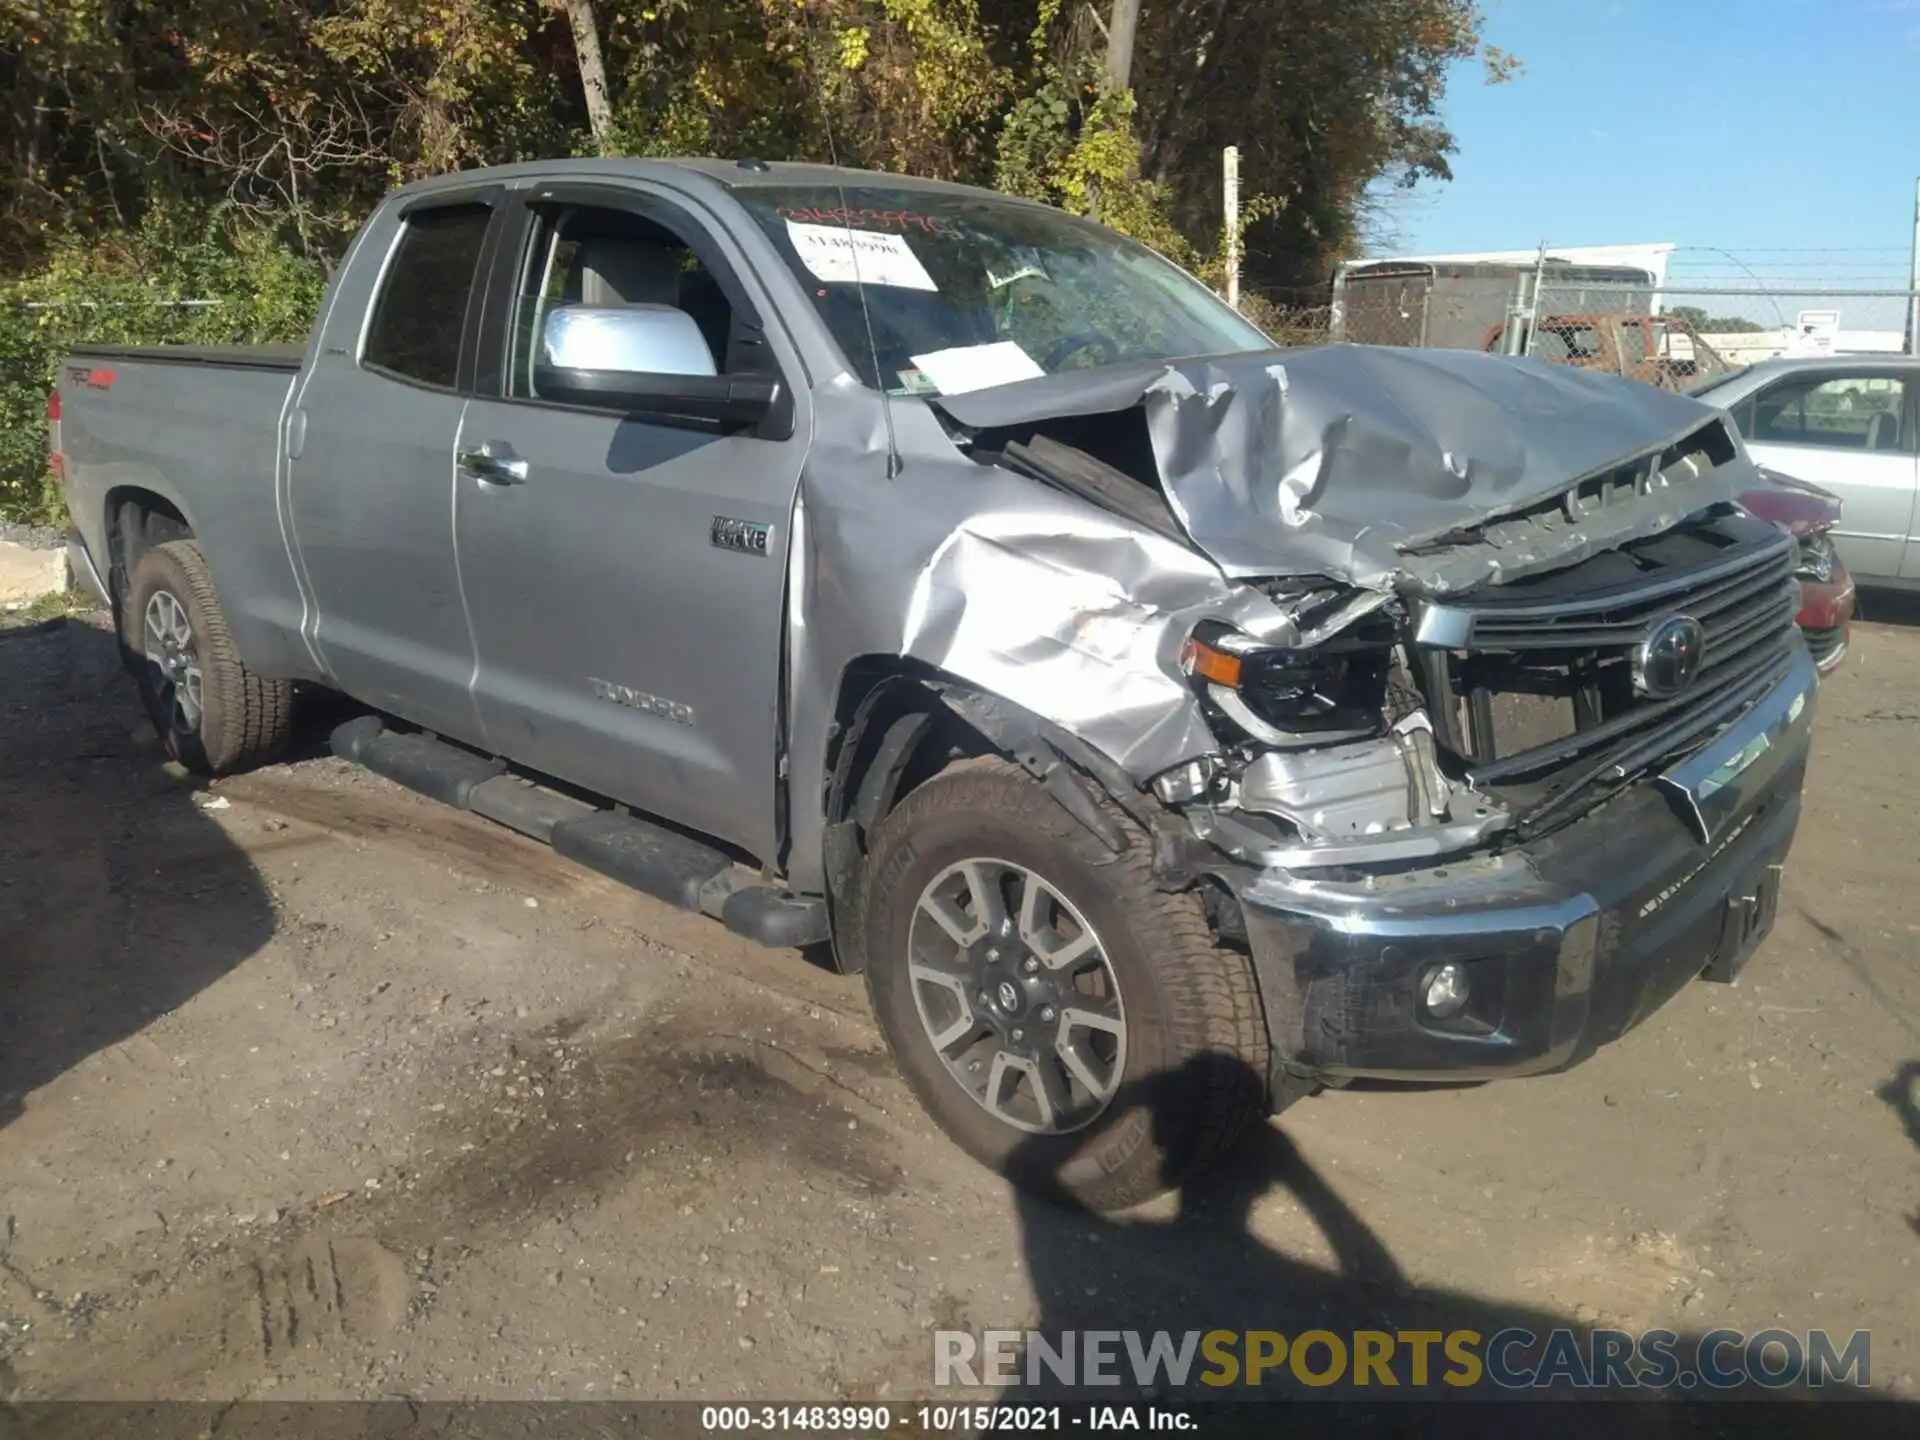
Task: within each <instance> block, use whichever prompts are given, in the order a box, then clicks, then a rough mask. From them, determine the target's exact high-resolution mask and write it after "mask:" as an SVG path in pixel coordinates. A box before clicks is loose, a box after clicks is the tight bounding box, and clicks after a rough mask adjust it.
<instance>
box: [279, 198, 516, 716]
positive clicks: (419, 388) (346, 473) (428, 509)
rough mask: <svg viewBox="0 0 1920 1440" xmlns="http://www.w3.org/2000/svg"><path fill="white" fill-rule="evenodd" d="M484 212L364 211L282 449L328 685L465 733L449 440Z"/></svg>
mask: <svg viewBox="0 0 1920 1440" xmlns="http://www.w3.org/2000/svg"><path fill="white" fill-rule="evenodd" d="M492 216H493V210H492V207H491V206H490V205H488V204H487V203H485V202H484V201H482V200H480V199H478V198H473V197H467V198H455V199H453V200H450V201H447V202H440V201H438V200H437V199H436V200H435V201H434V202H433V203H431V204H429V205H427V206H426V207H425V208H420V209H416V210H412V211H410V212H408V213H407V214H406V215H405V216H404V217H391V216H386V217H382V218H381V219H378V220H376V221H374V222H373V223H374V226H375V227H377V228H375V229H372V230H370V231H369V232H368V234H366V235H365V236H363V237H362V238H361V240H360V242H359V244H358V245H357V246H356V249H355V254H354V257H353V259H352V260H351V261H350V263H349V265H348V274H347V278H346V280H345V281H344V282H343V288H342V290H341V292H340V293H339V294H337V295H336V296H335V297H334V299H333V302H332V304H331V306H330V308H329V310H328V312H327V314H326V316H325V317H323V320H322V322H321V324H322V333H321V336H320V343H319V345H318V346H317V347H316V351H315V355H314V359H313V364H312V365H311V367H310V369H309V372H308V375H307V377H306V379H305V381H304V382H303V385H302V388H301V390H300V392H299V393H298V394H297V395H296V396H295V397H294V406H295V408H294V411H293V415H292V417H291V425H290V431H289V446H288V449H289V454H290V455H291V457H292V458H291V461H290V466H291V468H290V477H289V483H288V502H289V503H288V508H289V516H288V519H289V523H290V528H291V530H292V532H293V535H294V539H295V542H296V545H297V550H298V554H299V558H300V562H301V565H302V566H303V568H304V570H305V575H306V581H307V585H308V589H309V593H310V594H311V596H312V602H313V603H312V611H311V613H310V614H309V616H308V617H307V624H308V627H309V629H308V633H309V637H310V639H311V640H312V642H313V644H314V647H315V649H316V650H317V651H318V652H319V655H320V657H321V659H322V661H323V663H324V664H325V666H326V668H327V670H328V672H329V673H330V675H331V677H332V679H333V681H334V683H335V684H336V685H338V686H339V687H340V689H342V690H344V691H345V692H346V693H348V694H349V695H352V696H353V697H354V698H355V699H358V700H361V701H364V702H365V703H367V704H369V705H372V706H375V707H377V708H379V709H382V710H388V711H391V712H393V713H394V714H397V715H401V716H404V717H405V718H407V719H409V720H411V721H413V722H415V723H416V724H419V725H422V726H425V727H426V728H427V729H429V730H434V731H438V732H440V733H442V734H447V735H452V736H455V737H457V738H459V739H463V740H468V741H473V740H477V739H478V738H479V721H478V717H477V715H476V713H475V710H474V706H473V698H472V695H471V693H470V692H469V689H468V686H469V684H470V682H471V680H472V678H473V640H472V637H471V635H470V634H469V633H468V629H467V618H466V614H465V611H464V610H463V608H462V605H461V596H460V583H459V570H458V567H457V565H456V564H455V562H454V550H453V525H452V493H453V486H454V475H453V442H454V437H455V435H456V434H457V433H458V431H459V428H460V416H461V412H462V411H463V410H464V408H465V405H466V401H465V399H464V398H463V396H462V394H461V384H460V366H461V355H462V342H463V335H464V334H465V332H466V329H467V324H468V311H469V298H470V296H472V295H474V294H475V293H477V289H478V287H477V283H476V280H477V276H478V274H479V271H480V268H481V257H482V252H483V250H484V249H485V245H486V240H487V235H488V227H489V224H490V222H491V220H492ZM383 262H384V263H383ZM369 305H371V311H369ZM369 314H370V318H369V319H368V321H367V324H366V326H365V339H364V344H363V343H362V335H361V329H362V326H361V318H362V317H363V316H369Z"/></svg>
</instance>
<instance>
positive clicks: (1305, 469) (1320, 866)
mask: <svg viewBox="0 0 1920 1440" xmlns="http://www.w3.org/2000/svg"><path fill="white" fill-rule="evenodd" d="M1091 373H1092V375H1093V377H1094V378H1090V379H1088V380H1085V381H1076V378H1075V377H1073V376H1052V377H1048V378H1047V379H1046V380H1042V381H1036V382H1032V383H1031V384H1028V385H1022V386H1010V387H1004V390H1003V391H1001V392H993V391H988V392H977V393H975V394H972V395H967V396H958V397H953V398H951V399H945V400H942V401H941V402H939V404H940V407H941V408H942V409H943V410H944V411H946V412H947V413H948V415H949V417H950V419H951V420H953V421H955V422H957V424H958V427H959V428H960V430H961V433H962V435H963V439H964V442H965V443H966V445H967V446H968V448H970V449H971V451H972V452H973V454H974V456H975V458H976V459H983V460H988V461H990V462H992V463H994V464H996V465H998V466H1000V467H1002V468H1006V469H1012V470H1016V471H1018V472H1020V473H1023V474H1026V475H1028V476H1029V477H1031V478H1034V479H1037V480H1040V481H1041V482H1043V483H1044V484H1046V485H1048V486H1050V487H1052V488H1054V489H1058V490H1064V491H1066V492H1068V493H1070V494H1073V495H1076V496H1078V497H1080V498H1081V499H1083V500H1087V501H1090V502H1092V503H1094V504H1096V505H1098V506H1099V507H1101V508H1102V509H1104V510H1106V511H1108V512H1109V513H1111V514H1114V515H1116V516H1119V517H1121V518H1124V519H1126V520H1128V521H1130V522H1132V523H1133V524H1135V525H1137V526H1139V527H1140V528H1142V529H1144V530H1146V531H1149V532H1151V533H1153V534H1154V535H1156V536H1158V537H1162V538H1164V539H1166V540H1168V541H1174V542H1177V543H1179V544H1181V545H1183V546H1185V547H1186V548H1188V549H1189V550H1191V551H1193V552H1196V555H1197V557H1204V559H1205V560H1206V561H1209V562H1211V564H1212V565H1213V566H1217V567H1218V569H1219V571H1220V572H1221V573H1223V574H1224V575H1226V576H1227V577H1229V588H1230V590H1231V591H1232V594H1233V596H1234V599H1233V603H1232V604H1231V605H1224V604H1223V605H1216V606H1213V607H1207V606H1205V605H1202V606H1199V607H1197V608H1196V609H1193V610H1188V611H1183V612H1181V613H1179V614H1170V615H1167V616H1166V617H1165V618H1166V619H1167V620H1168V621H1169V622H1171V623H1175V624H1176V625H1177V627H1178V628H1179V629H1180V631H1181V633H1180V635H1179V637H1178V641H1177V648H1176V650H1175V653H1174V655H1173V656H1172V657H1171V663H1172V666H1173V668H1176V669H1177V671H1178V676H1179V679H1180V680H1181V681H1182V682H1183V683H1184V685H1185V698H1186V699H1187V701H1188V702H1189V706H1188V707H1187V714H1186V718H1185V719H1184V720H1183V722H1182V723H1181V724H1180V725H1178V726H1175V725H1171V724H1168V723H1165V722H1162V723H1160V724H1158V725H1156V726H1155V727H1154V728H1155V730H1156V732H1157V733H1158V734H1160V735H1162V736H1167V735H1173V734H1176V733H1177V734H1179V735H1181V736H1183V737H1185V738H1186V740H1187V743H1186V744H1185V745H1184V746H1182V747H1181V748H1182V749H1183V750H1184V751H1186V752H1187V753H1184V754H1181V755H1180V756H1178V757H1177V758H1176V757H1174V756H1171V755H1168V754H1166V753H1165V749H1164V747H1154V746H1143V747H1139V748H1137V749H1135V750H1133V751H1132V752H1130V753H1129V752H1126V751H1114V750H1111V749H1110V750H1109V753H1114V754H1116V755H1117V757H1119V758H1122V759H1123V763H1124V762H1131V763H1129V764H1128V768H1129V769H1130V770H1131V771H1132V772H1133V773H1134V775H1135V777H1136V778H1137V779H1138V780H1140V781H1142V782H1150V785H1151V789H1152V791H1153V793H1154V794H1155V795H1156V796H1157V797H1158V799H1159V800H1160V801H1161V802H1162V803H1163V804H1164V805H1166V806H1168V807H1169V808H1171V809H1173V810H1175V811H1177V812H1178V813H1179V814H1181V815H1182V816H1184V817H1185V819H1186V821H1187V822H1188V824H1189V825H1190V826H1191V828H1192V830H1193V832H1194V834H1195V835H1196V836H1198V837H1199V838H1200V839H1202V840H1203V841H1205V842H1206V843H1207V844H1209V845H1211V846H1212V847H1214V848H1215V849H1217V850H1218V851H1221V852H1224V854H1225V855H1227V856H1228V857H1231V859H1232V860H1233V861H1235V862H1238V863H1239V864H1240V865H1243V866H1250V867H1255V868H1257V869H1260V870H1263V871H1268V870H1281V871H1287V872H1295V873H1304V874H1306V875H1312V874H1315V873H1326V874H1338V873H1341V872H1343V871H1346V870H1353V869H1360V870H1364V869H1367V868H1370V867H1388V868H1393V867H1398V868H1403V869H1404V868H1406V867H1408V866H1412V865H1417V864H1419V863H1421V862H1435V861H1440V860H1444V859H1446V858H1448V857H1452V856H1460V855H1463V854H1467V853H1470V852H1474V851H1478V850H1483V849H1485V848H1487V847H1488V846H1489V845H1490V844H1491V843H1493V842H1495V841H1496V840H1499V839H1500V838H1501V837H1509V838H1516V839H1524V838H1527V837H1531V836H1538V835H1543V834H1546V833H1548V832H1550V831H1552V830H1554V829H1555V828H1557V827H1559V826H1561V825H1564V824H1566V823H1568V822H1570V821H1572V820H1574V819H1577V818H1578V817H1579V816H1581V815H1583V814H1585V813H1586V812H1587V811H1589V810H1591V809H1592V808H1594V807H1595V806H1597V805H1598V804H1600V803H1601V802H1602V801H1603V800H1605V799H1606V798H1607V797H1608V796H1610V795H1612V794H1614V793H1616V792H1618V791H1619V790H1621V789H1622V788H1625V787H1626V786H1629V785H1631V784H1633V783H1634V782H1636V781H1638V780H1640V779H1641V778H1643V777H1645V776H1647V775H1649V774H1654V773H1658V772H1660V771H1662V770H1665V769H1668V768H1671V767H1672V766H1673V765H1675V764H1676V763H1677V762H1679V761H1680V760H1681V759H1683V758H1684V757H1685V756H1686V755H1687V754H1689V753H1690V752H1691V751H1693V750H1696V749H1698V748H1699V747H1700V746H1701V745H1702V744H1704V743H1705V742H1706V741H1708V740H1709V739H1711V738H1712V737H1713V736H1714V735H1716V734H1718V733H1719V732H1720V731H1721V730H1723V729H1724V728H1725V727H1726V726H1727V725H1728V724H1729V723H1730V722H1731V721H1732V720H1733V719H1735V718H1736V717H1737V716H1739V715H1741V714H1742V713H1744V712H1745V711H1747V710H1748V709H1751V708H1752V707H1753V706H1754V705H1755V704H1756V703H1758V701H1759V700H1760V699H1761V698H1762V697H1763V696H1765V695H1766V694H1767V693H1768V691H1769V690H1770V689H1771V688H1772V687H1774V686H1777V685H1778V684H1779V683H1780V681H1781V680H1782V678H1783V676H1785V674H1786V673H1787V670H1788V669H1789V667H1790V666H1791V665H1792V663H1793V660H1794V657H1795V655H1796V654H1797V652H1798V642H1797V638H1796V634H1795V631H1794V627H1793V615H1794V612H1795V609H1796V608H1797V590H1796V587H1795V583H1794V580H1793V578H1792V558H1793V557H1792V547H1791V544H1790V542H1788V541H1787V540H1786V538H1785V537H1783V536H1781V535H1780V534H1779V533H1778V532H1777V531H1776V530H1774V529H1773V528H1772V527H1769V526H1766V525H1763V524H1761V523H1760V522H1758V521H1755V520H1752V519H1750V518H1748V517H1745V516H1743V515H1742V514H1740V513H1739V511H1738V509H1737V507H1736V506H1735V505H1733V503H1732V501H1733V500H1734V497H1735V496H1736V495H1737V494H1739V493H1740V492H1741V490H1742V489H1743V488H1745V487H1746V486H1747V485H1748V484H1749V483H1750V481H1751V478H1752V467H1751V465H1750V463H1749V462H1748V461H1747V460H1746V457H1745V455H1744V453H1743V452H1742V450H1741V448H1740V446H1739V444H1738V442H1737V440H1736V439H1735V438H1734V437H1733V435H1732V433H1731V432H1730V431H1729V430H1728V429H1727V428H1726V426H1725V424H1724V422H1723V421H1722V420H1721V419H1720V418H1719V417H1717V416H1716V415H1715V414H1714V413H1713V412H1711V411H1709V410H1707V409H1706V408H1705V407H1702V406H1699V405H1697V404H1694V403H1693V402H1691V401H1688V400H1685V399H1684V398H1682V397H1678V396H1674V395H1670V394H1666V393H1663V392H1658V391H1653V390H1650V389H1647V388H1646V387H1643V386H1637V385H1630V384H1627V383H1625V382H1620V381H1617V380H1610V379H1608V378H1606V377H1598V376H1590V375H1585V374H1581V373H1579V372H1571V371H1564V370H1554V369H1551V368H1549V367H1545V366H1535V365H1529V364H1524V363H1521V364H1515V363H1514V362H1511V361H1506V360H1501V359H1498V358H1496V357H1484V356H1474V355H1454V354H1451V353H1447V352H1397V351H1372V350H1365V349H1362V348H1358V347H1333V348H1330V349H1326V350H1315V351H1306V352H1298V353H1293V352H1288V353H1284V354H1274V355H1257V356H1235V357H1225V358H1222V359H1211V360H1205V361H1194V362H1179V363H1175V364H1172V365H1165V366H1159V367H1156V368H1154V369H1153V370H1152V371H1151V372H1148V371H1145V370H1143V371H1141V372H1140V373H1137V374H1132V375H1126V376H1121V377H1118V378H1116V376H1115V375H1114V374H1113V373H1111V371H1108V372H1091ZM1076 385H1077V386H1078V388H1077V389H1076ZM1166 648H1167V647H1166V646H1164V645H1162V646H1160V650H1161V651H1162V652H1164V651H1165V650H1166ZM1167 658H1168V657H1165V656H1164V654H1163V656H1162V663H1163V665H1164V664H1165V663H1166V660H1167ZM1196 716H1197V718H1198V719H1199V721H1200V722H1201V723H1199V724H1195V723H1193V718H1194V717H1196ZM1196 735H1200V736H1204V737H1206V739H1208V740H1211V741H1212V742H1213V743H1211V744H1207V743H1205V740H1202V741H1201V742H1200V743H1194V742H1193V737H1194V736H1196ZM1167 760H1172V761H1173V763H1160V764H1151V765H1150V762H1154V761H1167ZM1143 766H1148V767H1149V773H1142V770H1143ZM1693 809H1694V811H1695V812H1696V813H1697V812H1698V810H1699V807H1698V806H1697V805H1696V806H1694V807H1693ZM1705 823H1706V822H1705V821H1704V820H1701V821H1700V822H1699V823H1698V825H1697V826H1696V829H1700V830H1701V832H1702V833H1701V834H1700V835H1699V838H1700V839H1701V840H1703V841H1704V840H1705V839H1706V838H1707V835H1706V833H1705V830H1704V826H1705Z"/></svg>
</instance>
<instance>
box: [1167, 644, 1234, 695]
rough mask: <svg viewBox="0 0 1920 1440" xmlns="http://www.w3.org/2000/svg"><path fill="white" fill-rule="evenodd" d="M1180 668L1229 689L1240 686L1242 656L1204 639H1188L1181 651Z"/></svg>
mask: <svg viewBox="0 0 1920 1440" xmlns="http://www.w3.org/2000/svg"><path fill="white" fill-rule="evenodd" d="M1180 668H1181V669H1182V670H1184V671H1186V672H1187V674H1189V675H1198V676H1199V677H1200V678H1201V679H1202V680H1209V681H1212V682H1213V683H1214V684H1215V685H1224V686H1226V687H1227V688H1228V689H1229V690H1238V689H1239V688H1240V669H1241V662H1240V657H1239V656H1238V655H1229V654H1228V653H1227V652H1226V651H1224V650H1216V649H1214V648H1213V646H1211V645H1209V644H1207V642H1206V641H1204V640H1196V639H1192V638H1189V639H1188V640H1187V643H1186V645H1185V646H1183V647H1182V648H1181V651H1180Z"/></svg>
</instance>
